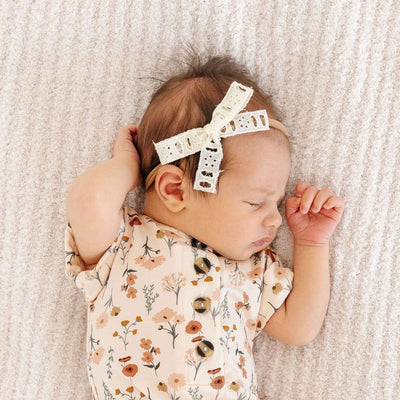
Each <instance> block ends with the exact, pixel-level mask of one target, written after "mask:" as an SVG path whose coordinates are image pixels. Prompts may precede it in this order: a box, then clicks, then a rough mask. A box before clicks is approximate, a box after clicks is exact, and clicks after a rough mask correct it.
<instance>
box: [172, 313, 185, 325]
mask: <svg viewBox="0 0 400 400" xmlns="http://www.w3.org/2000/svg"><path fill="white" fill-rule="evenodd" d="M184 322H185V317H184V316H183V315H180V314H178V315H175V317H174V323H175V324H183V323H184Z"/></svg>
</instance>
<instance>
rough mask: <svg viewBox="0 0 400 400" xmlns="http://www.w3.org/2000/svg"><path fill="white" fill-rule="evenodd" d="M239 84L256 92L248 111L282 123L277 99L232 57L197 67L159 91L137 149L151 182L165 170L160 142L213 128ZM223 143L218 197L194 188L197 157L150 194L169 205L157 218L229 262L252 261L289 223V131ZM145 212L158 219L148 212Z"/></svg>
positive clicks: (181, 163)
mask: <svg viewBox="0 0 400 400" xmlns="http://www.w3.org/2000/svg"><path fill="white" fill-rule="evenodd" d="M234 81H237V82H239V83H240V84H242V85H245V86H247V87H252V88H253V90H254V93H253V95H252V97H251V99H250V100H249V102H248V104H247V106H246V107H245V111H257V110H266V111H267V113H268V117H269V118H273V119H276V118H277V112H276V111H275V109H274V107H273V105H272V102H271V100H270V99H269V97H268V96H266V95H265V94H264V93H263V92H262V90H261V89H260V88H258V86H257V84H256V83H255V82H254V81H253V80H252V79H251V78H250V77H249V75H248V73H247V72H246V71H245V70H244V69H243V68H242V67H240V66H239V65H237V64H236V63H234V62H233V61H232V60H231V59H229V58H227V57H222V58H221V57H215V58H211V59H210V60H208V61H207V62H206V63H205V64H200V63H199V62H197V63H194V64H192V65H191V66H190V67H189V68H188V69H187V70H186V72H184V73H182V74H180V75H176V76H174V77H172V78H170V79H169V80H168V81H166V82H165V83H164V84H163V85H162V86H161V87H160V88H159V89H158V90H157V91H156V93H155V94H154V95H153V97H152V100H151V102H150V105H149V107H148V108H147V110H146V112H145V114H144V116H143V118H142V121H141V123H140V126H139V132H138V142H137V147H138V150H139V153H140V155H141V167H142V172H143V177H144V180H146V178H147V176H148V175H149V174H150V172H151V171H153V170H154V168H156V167H157V166H158V165H159V164H160V159H159V157H158V154H157V152H156V150H155V147H154V144H153V143H158V142H160V141H162V140H165V139H167V138H169V137H172V136H175V135H177V134H179V133H182V132H185V131H188V130H190V129H193V128H199V127H203V126H204V125H206V124H207V123H209V122H210V120H211V117H212V114H213V112H214V110H215V108H216V106H217V105H218V104H219V103H220V102H221V100H222V99H223V98H224V96H225V95H226V93H227V91H228V89H229V88H230V86H231V84H232V82H234ZM221 143H222V148H223V159H222V163H221V166H220V169H221V170H222V171H223V172H222V173H221V174H220V176H219V180H218V184H217V188H216V189H217V194H209V193H204V192H202V191H198V190H194V189H193V184H194V182H195V177H196V171H197V167H198V164H199V153H195V154H192V155H190V156H187V157H185V158H183V159H180V160H176V161H174V162H171V163H170V164H168V165H166V166H163V167H162V168H161V169H160V168H159V169H158V170H157V178H156V180H155V184H154V183H152V184H151V185H150V187H149V188H148V194H152V196H154V192H156V194H157V197H158V200H160V201H161V203H162V204H163V207H156V208H157V210H158V211H157V212H156V213H155V214H154V213H153V215H151V216H152V217H154V218H156V219H158V220H159V221H160V222H163V223H167V224H169V225H172V226H174V227H175V228H178V229H180V230H182V231H184V232H185V233H187V234H189V235H190V236H193V237H195V238H196V239H197V240H199V241H201V242H203V243H205V244H207V245H209V246H210V247H212V248H213V249H214V250H215V251H216V252H218V253H220V254H222V255H224V256H226V257H228V258H232V259H245V258H248V257H249V256H250V255H251V254H253V253H255V252H256V251H259V250H261V249H262V248H263V247H266V246H267V245H268V244H269V243H270V242H271V241H272V240H273V238H274V237H275V235H276V233H277V229H278V228H279V226H280V224H281V217H280V214H279V212H278V210H277V204H278V203H279V201H280V200H281V198H282V197H283V195H284V190H285V186H286V182H287V179H288V175H289V169H290V155H289V142H288V140H287V137H286V136H285V134H284V133H283V132H282V131H280V130H277V129H273V128H271V129H270V130H263V131H259V132H250V133H244V134H240V135H236V136H232V137H228V138H225V139H222V142H221ZM164 172H166V173H165V174H164ZM160 176H161V177H163V179H160ZM165 177H167V178H168V179H170V181H169V180H168V179H164V178H165ZM166 182H167V184H165V183H166ZM168 182H169V184H168ZM163 184H164V186H163ZM154 186H156V187H154ZM160 188H161V189H160ZM168 196H169V197H168ZM146 198H147V196H146ZM171 199H173V201H172V202H171V201H170V200H171ZM178 199H179V200H180V201H178ZM161 203H160V204H161ZM164 206H166V207H164ZM161 210H163V211H165V212H161ZM145 212H147V213H148V214H150V212H149V210H148V209H147V210H146V206H145ZM157 213H158V214H160V213H161V214H164V215H158V214H157ZM171 213H172V214H171ZM167 214H169V215H167ZM171 217H173V218H171Z"/></svg>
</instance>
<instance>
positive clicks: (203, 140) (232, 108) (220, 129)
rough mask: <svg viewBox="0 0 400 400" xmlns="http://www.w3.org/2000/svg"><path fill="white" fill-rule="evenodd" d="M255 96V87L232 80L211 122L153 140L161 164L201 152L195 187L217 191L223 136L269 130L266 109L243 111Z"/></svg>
mask: <svg viewBox="0 0 400 400" xmlns="http://www.w3.org/2000/svg"><path fill="white" fill-rule="evenodd" d="M252 95H253V89H252V88H249V87H247V86H244V85H242V84H240V83H237V82H233V83H232V84H231V86H230V87H229V89H228V91H227V93H226V95H225V97H224V98H223V99H222V101H221V103H219V104H218V105H217V107H216V108H215V110H214V112H213V114H212V118H211V121H210V123H208V124H206V125H205V126H204V127H202V128H195V129H190V130H188V131H186V132H182V133H180V134H178V135H176V136H172V137H170V138H168V139H165V140H162V141H161V142H158V143H154V146H155V149H156V151H157V154H158V156H159V158H160V162H161V164H163V165H164V164H169V163H171V162H173V161H176V160H179V159H181V158H184V157H187V156H189V155H191V154H195V153H197V152H200V160H199V165H198V168H197V172H196V179H195V182H194V189H196V190H201V191H203V192H209V193H216V185H217V182H218V176H219V174H220V172H222V171H221V170H220V169H219V168H220V165H221V161H222V158H223V151H222V145H221V139H222V138H226V137H229V136H235V135H239V134H243V133H247V132H257V131H265V130H269V121H268V115H267V112H266V111H265V110H258V111H252V112H244V113H240V111H242V110H243V109H244V108H245V107H246V105H247V103H248V102H249V100H250V98H251V96H252Z"/></svg>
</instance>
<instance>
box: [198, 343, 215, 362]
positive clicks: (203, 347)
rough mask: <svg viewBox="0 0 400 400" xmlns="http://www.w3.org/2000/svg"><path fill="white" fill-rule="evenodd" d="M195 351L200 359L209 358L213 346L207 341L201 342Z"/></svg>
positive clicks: (212, 351)
mask: <svg viewBox="0 0 400 400" xmlns="http://www.w3.org/2000/svg"><path fill="white" fill-rule="evenodd" d="M196 351H197V354H198V355H199V356H200V357H205V358H209V357H211V356H212V355H213V353H214V346H213V344H212V343H211V342H209V341H208V340H202V341H201V342H200V343H199V344H198V345H197V346H196Z"/></svg>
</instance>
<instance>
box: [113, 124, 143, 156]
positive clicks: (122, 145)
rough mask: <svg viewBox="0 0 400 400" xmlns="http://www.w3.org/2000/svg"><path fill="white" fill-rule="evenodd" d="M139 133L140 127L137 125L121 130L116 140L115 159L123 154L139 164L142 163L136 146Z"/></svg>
mask: <svg viewBox="0 0 400 400" xmlns="http://www.w3.org/2000/svg"><path fill="white" fill-rule="evenodd" d="M137 131H138V127H137V126H136V125H128V126H124V127H123V128H121V129H120V131H119V132H118V135H117V138H116V139H115V144H114V150H113V155H114V157H118V156H119V155H121V154H122V155H123V154H129V155H130V156H132V157H133V158H134V159H135V161H136V162H137V163H140V157H139V153H138V151H137V150H136V147H135V145H134V142H135V141H136V135H137Z"/></svg>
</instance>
